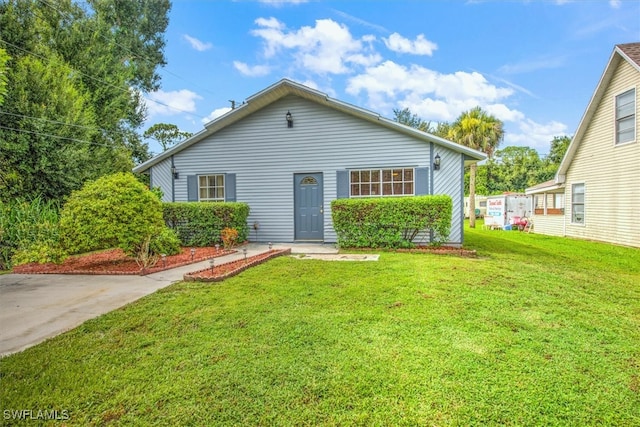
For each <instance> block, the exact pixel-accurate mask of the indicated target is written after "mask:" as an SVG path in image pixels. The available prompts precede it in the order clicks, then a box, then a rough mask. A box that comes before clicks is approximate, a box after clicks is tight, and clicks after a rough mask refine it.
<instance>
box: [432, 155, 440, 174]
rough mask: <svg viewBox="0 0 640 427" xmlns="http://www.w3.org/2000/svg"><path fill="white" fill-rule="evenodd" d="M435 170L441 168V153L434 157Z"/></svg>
mask: <svg viewBox="0 0 640 427" xmlns="http://www.w3.org/2000/svg"><path fill="white" fill-rule="evenodd" d="M433 170H435V171H437V170H440V154H436V157H434V158H433Z"/></svg>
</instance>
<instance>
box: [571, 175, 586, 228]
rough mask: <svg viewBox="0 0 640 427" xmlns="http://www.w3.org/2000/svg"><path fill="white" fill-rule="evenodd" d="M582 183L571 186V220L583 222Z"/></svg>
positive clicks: (583, 192) (574, 222)
mask: <svg viewBox="0 0 640 427" xmlns="http://www.w3.org/2000/svg"><path fill="white" fill-rule="evenodd" d="M584 194H585V191H584V183H580V184H573V185H572V186H571V222H572V223H573V224H584Z"/></svg>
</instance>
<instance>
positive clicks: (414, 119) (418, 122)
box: [393, 108, 431, 132]
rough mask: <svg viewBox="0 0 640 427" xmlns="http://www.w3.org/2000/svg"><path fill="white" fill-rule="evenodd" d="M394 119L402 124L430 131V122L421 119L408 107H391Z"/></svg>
mask: <svg viewBox="0 0 640 427" xmlns="http://www.w3.org/2000/svg"><path fill="white" fill-rule="evenodd" d="M393 115H394V120H395V121H396V122H398V123H401V124H403V125H407V126H410V127H412V128H415V129H418V130H421V131H423V132H430V131H431V122H429V121H426V120H422V119H421V118H420V117H418V115H417V114H414V113H412V112H411V110H409V109H408V108H405V109H403V110H399V109H397V108H394V109H393Z"/></svg>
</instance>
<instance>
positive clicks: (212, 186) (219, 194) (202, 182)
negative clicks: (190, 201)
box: [198, 175, 224, 202]
mask: <svg viewBox="0 0 640 427" xmlns="http://www.w3.org/2000/svg"><path fill="white" fill-rule="evenodd" d="M198 195H199V196H200V197H199V200H200V201H201V202H224V175H200V176H199V177H198Z"/></svg>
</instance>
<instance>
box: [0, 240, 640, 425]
mask: <svg viewBox="0 0 640 427" xmlns="http://www.w3.org/2000/svg"><path fill="white" fill-rule="evenodd" d="M466 242H467V244H466V246H467V247H469V248H470V249H476V250H477V251H478V255H479V258H477V259H472V258H458V257H452V256H441V255H431V254H399V253H398V254H397V253H382V255H381V257H380V261H379V262H325V261H313V260H306V261H300V260H296V259H293V258H289V257H282V258H278V259H276V260H273V261H270V262H268V263H266V264H263V265H260V266H258V267H255V268H253V269H250V270H247V271H245V272H244V273H242V274H241V275H239V276H236V277H234V278H232V279H229V280H227V281H224V282H222V283H221V284H214V285H211V284H203V283H180V284H176V285H173V286H170V287H168V288H166V289H164V290H162V291H160V292H158V293H156V294H154V295H151V296H148V297H146V298H144V299H142V300H141V301H139V302H138V303H135V304H131V305H129V306H127V307H125V308H124V309H121V310H117V311H115V312H112V313H110V314H107V315H104V316H101V317H100V318H98V319H95V320H91V321H88V322H86V323H85V324H83V325H82V326H80V327H78V328H77V329H75V330H73V331H71V332H69V333H66V334H64V335H62V336H59V337H57V338H54V339H52V340H49V341H47V342H45V343H43V344H41V345H38V346H36V347H32V348H30V349H27V350H25V351H24V352H22V353H20V354H16V355H13V356H10V357H6V358H3V359H2V360H1V361H0V385H1V390H0V402H1V405H2V408H1V409H2V411H3V415H4V416H3V419H2V423H4V424H6V425H15V424H16V420H14V419H7V414H8V412H7V410H9V411H10V410H32V411H33V412H32V416H35V415H36V413H37V412H36V411H37V410H43V411H44V410H48V411H54V410H55V411H58V413H60V412H61V411H66V412H65V414H68V418H69V419H68V420H66V421H64V422H65V423H67V424H69V425H105V424H111V423H112V424H114V425H117V424H122V425H129V424H135V425H367V426H369V425H411V426H412V425H545V426H546V425H575V426H584V425H640V250H637V249H629V248H621V247H615V246H609V245H604V244H598V243H593V242H584V241H575V240H568V239H561V238H552V237H548V236H541V235H536V234H526V233H520V232H503V231H488V230H481V229H480V228H478V229H475V230H468V229H467V231H466ZM58 423H59V422H58Z"/></svg>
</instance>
